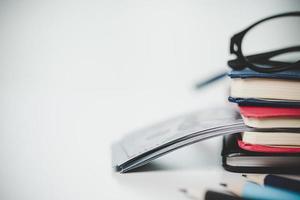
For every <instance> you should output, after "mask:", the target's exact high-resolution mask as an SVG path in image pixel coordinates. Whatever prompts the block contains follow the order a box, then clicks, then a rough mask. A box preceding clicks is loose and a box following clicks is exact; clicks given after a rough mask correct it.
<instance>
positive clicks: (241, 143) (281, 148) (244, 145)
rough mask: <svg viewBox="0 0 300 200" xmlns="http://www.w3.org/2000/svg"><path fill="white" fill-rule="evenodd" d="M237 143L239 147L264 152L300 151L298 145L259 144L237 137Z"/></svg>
mask: <svg viewBox="0 0 300 200" xmlns="http://www.w3.org/2000/svg"><path fill="white" fill-rule="evenodd" d="M237 142H238V145H239V147H240V148H241V149H243V150H246V151H254V152H265V153H300V147H297V146H295V147H294V146H268V145H259V144H249V143H246V142H244V141H242V140H241V139H238V141H237Z"/></svg>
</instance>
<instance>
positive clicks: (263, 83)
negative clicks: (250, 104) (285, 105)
mask: <svg viewBox="0 0 300 200" xmlns="http://www.w3.org/2000/svg"><path fill="white" fill-rule="evenodd" d="M230 96H232V97H238V98H260V99H275V100H293V101H294V100H296V101H300V81H296V80H288V79H270V78H234V79H232V81H231V88H230Z"/></svg>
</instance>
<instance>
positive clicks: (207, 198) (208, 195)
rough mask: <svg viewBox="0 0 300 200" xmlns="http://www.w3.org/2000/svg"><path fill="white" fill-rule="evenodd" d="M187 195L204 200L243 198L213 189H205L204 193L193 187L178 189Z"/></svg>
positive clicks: (237, 199)
mask: <svg viewBox="0 0 300 200" xmlns="http://www.w3.org/2000/svg"><path fill="white" fill-rule="evenodd" d="M180 191H181V192H183V193H184V194H185V195H186V196H187V197H189V198H191V199H199V200H200V199H201V200H202V199H203V196H204V200H243V198H241V197H238V196H233V195H231V194H228V193H224V192H217V191H214V190H207V191H206V192H205V194H203V192H200V191H198V190H195V189H180Z"/></svg>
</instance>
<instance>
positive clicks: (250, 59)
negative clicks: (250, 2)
mask: <svg viewBox="0 0 300 200" xmlns="http://www.w3.org/2000/svg"><path fill="white" fill-rule="evenodd" d="M288 17H297V18H298V17H300V11H299V12H289V13H282V14H278V15H273V16H270V17H267V18H264V19H262V20H259V21H258V22H256V23H254V24H252V25H251V26H249V27H247V28H246V29H244V30H243V31H241V32H239V33H237V34H235V35H233V36H232V38H231V40H230V53H231V54H234V55H235V56H236V59H233V60H229V61H228V66H229V67H230V68H232V69H233V70H243V69H245V68H249V69H251V70H253V71H257V72H261V73H274V72H280V71H285V70H291V69H300V58H299V56H298V57H297V58H296V61H294V62H292V61H286V60H280V61H279V60H274V59H273V58H275V57H280V56H282V55H285V54H292V53H297V52H298V53H300V45H296V46H289V47H285V48H281V49H277V50H274V51H264V52H263V53H259V54H252V55H247V53H246V55H245V52H244V51H243V47H244V39H245V36H246V37H247V35H248V34H249V32H252V30H253V29H255V28H256V27H257V26H258V25H260V24H262V23H264V22H266V21H273V19H278V18H281V19H282V18H288ZM298 19H300V18H298ZM275 21H276V20H275ZM289 25H290V24H289ZM294 26H295V27H294V28H297V31H296V32H297V33H296V34H298V32H299V35H296V37H297V39H298V38H299V39H300V23H298V24H296V25H294ZM290 27H291V25H290V26H289V27H288V28H290ZM274 31H276V29H275V30H274ZM277 31H280V30H278V28H277ZM269 37H273V35H270V36H269ZM275 39H276V38H275ZM262 43H263V42H262ZM225 75H226V73H225V72H223V73H221V74H218V75H216V76H214V77H213V78H210V79H208V80H206V81H203V82H201V83H199V84H197V85H196V88H201V87H203V86H205V85H208V84H210V83H212V82H214V81H216V80H218V79H220V78H222V77H224V76H225Z"/></svg>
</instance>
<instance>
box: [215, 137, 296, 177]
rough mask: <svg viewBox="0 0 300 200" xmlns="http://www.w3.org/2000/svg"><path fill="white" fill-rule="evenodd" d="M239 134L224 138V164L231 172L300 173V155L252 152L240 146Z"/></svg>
mask: <svg viewBox="0 0 300 200" xmlns="http://www.w3.org/2000/svg"><path fill="white" fill-rule="evenodd" d="M238 137H239V134H232V135H226V136H224V138H223V148H222V154H221V155H222V163H223V167H224V168H225V169H226V170H228V171H231V172H238V173H274V174H278V173H279V174H284V173H285V174H297V173H300V153H276V154H275V153H266V152H251V151H246V150H244V149H241V148H240V147H239V146H238V143H237V141H238Z"/></svg>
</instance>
